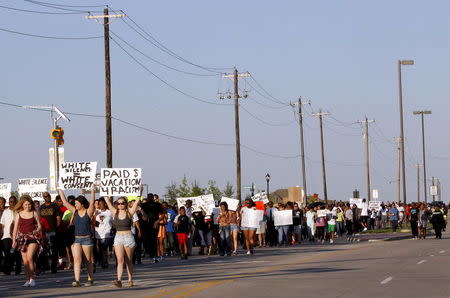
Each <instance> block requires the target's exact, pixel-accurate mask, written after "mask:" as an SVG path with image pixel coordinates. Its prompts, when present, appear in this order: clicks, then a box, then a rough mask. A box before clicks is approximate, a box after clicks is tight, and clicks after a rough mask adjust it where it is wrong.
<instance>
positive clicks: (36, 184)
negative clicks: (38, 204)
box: [18, 178, 48, 201]
mask: <svg viewBox="0 0 450 298" xmlns="http://www.w3.org/2000/svg"><path fill="white" fill-rule="evenodd" d="M47 183H48V181H47V178H23V179H19V185H18V191H19V195H29V196H30V197H31V198H32V199H33V200H35V199H37V200H41V201H42V200H43V197H42V193H43V192H46V191H47Z"/></svg>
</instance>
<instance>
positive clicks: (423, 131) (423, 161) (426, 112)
mask: <svg viewBox="0 0 450 298" xmlns="http://www.w3.org/2000/svg"><path fill="white" fill-rule="evenodd" d="M413 114H414V115H420V117H421V120H422V163H423V193H424V202H425V204H426V203H427V167H426V163H425V123H424V117H423V115H430V114H431V111H414V112H413Z"/></svg>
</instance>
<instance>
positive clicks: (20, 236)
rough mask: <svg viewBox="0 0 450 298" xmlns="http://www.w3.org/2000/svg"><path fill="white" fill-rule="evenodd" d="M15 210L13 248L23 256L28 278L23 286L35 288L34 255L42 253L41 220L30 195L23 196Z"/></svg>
mask: <svg viewBox="0 0 450 298" xmlns="http://www.w3.org/2000/svg"><path fill="white" fill-rule="evenodd" d="M15 209H16V217H15V219H14V229H13V243H12V247H13V248H15V249H17V250H18V251H20V253H21V254H22V260H23V265H24V267H25V277H26V278H27V281H26V282H25V283H24V285H23V286H24V287H34V286H35V285H36V282H35V281H34V269H35V267H36V264H35V263H34V255H35V254H36V252H37V250H38V249H39V253H41V252H42V243H41V241H42V237H41V235H42V234H41V232H42V226H41V220H40V218H39V214H38V212H37V211H36V209H35V208H34V204H33V200H32V199H31V197H30V196H29V195H23V196H22V197H21V198H20V200H19V203H18V204H17V206H16V207H15Z"/></svg>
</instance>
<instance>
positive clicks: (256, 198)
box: [252, 191, 269, 204]
mask: <svg viewBox="0 0 450 298" xmlns="http://www.w3.org/2000/svg"><path fill="white" fill-rule="evenodd" d="M252 200H253V202H260V201H261V202H263V203H264V204H267V203H269V199H268V198H267V194H266V193H265V192H264V191H263V192H260V193H257V194H255V195H254V196H253V197H252Z"/></svg>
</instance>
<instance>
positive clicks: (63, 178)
mask: <svg viewBox="0 0 450 298" xmlns="http://www.w3.org/2000/svg"><path fill="white" fill-rule="evenodd" d="M96 170H97V162H64V163H62V164H61V167H60V169H59V189H90V188H92V184H93V183H94V181H95V172H96Z"/></svg>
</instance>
